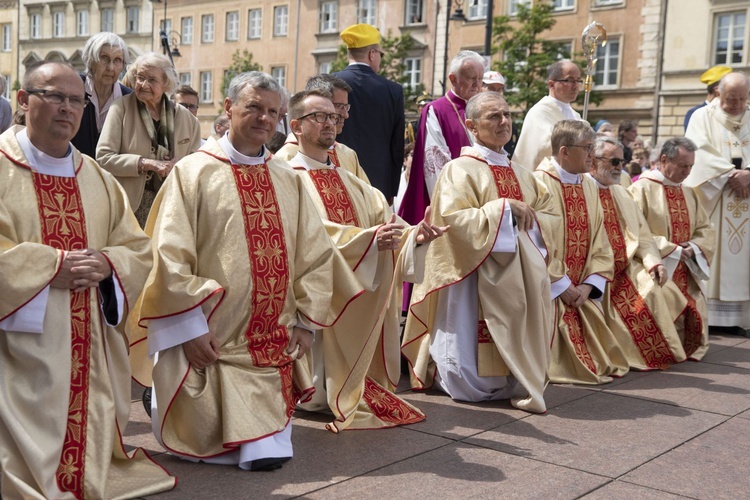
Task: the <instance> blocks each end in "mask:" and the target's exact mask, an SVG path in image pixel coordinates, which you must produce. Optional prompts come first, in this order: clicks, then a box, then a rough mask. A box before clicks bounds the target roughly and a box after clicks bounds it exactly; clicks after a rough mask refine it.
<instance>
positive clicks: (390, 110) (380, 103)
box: [334, 24, 404, 203]
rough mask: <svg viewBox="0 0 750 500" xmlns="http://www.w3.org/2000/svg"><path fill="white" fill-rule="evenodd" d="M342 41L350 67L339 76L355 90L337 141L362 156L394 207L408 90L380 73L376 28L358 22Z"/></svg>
mask: <svg viewBox="0 0 750 500" xmlns="http://www.w3.org/2000/svg"><path fill="white" fill-rule="evenodd" d="M341 39H342V40H343V41H344V43H345V44H346V46H347V47H348V49H349V66H347V67H346V68H345V69H344V70H343V71H340V72H338V73H336V74H335V75H334V76H337V77H339V78H341V79H342V80H344V81H345V82H346V83H348V84H349V86H351V88H352V92H351V93H350V94H349V104H351V109H350V110H349V118H348V119H347V126H346V128H345V129H344V130H343V131H342V132H341V133H340V134H339V135H338V137H337V141H338V142H342V143H344V144H346V145H347V146H349V147H350V148H352V149H353V150H354V151H356V152H357V155H358V156H359V160H360V162H361V164H362V168H364V170H365V172H366V173H367V177H369V179H370V181H371V182H372V185H373V186H374V187H376V188H378V189H379V190H380V191H382V192H383V194H384V195H385V197H386V199H387V200H388V202H389V203H391V202H392V201H393V197H394V196H395V195H396V193H397V192H398V183H399V179H400V175H401V166H402V165H403V163H404V91H403V88H402V87H401V85H399V84H398V83H395V82H392V81H389V80H387V79H386V78H384V77H382V76H380V75H378V73H377V72H378V70H379V69H380V61H381V58H382V57H383V55H384V52H383V51H382V49H381V48H380V33H378V30H377V29H376V28H374V27H373V26H371V25H369V24H355V25H353V26H349V27H348V28H346V29H345V30H344V31H342V32H341Z"/></svg>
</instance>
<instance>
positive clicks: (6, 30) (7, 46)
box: [3, 24, 13, 52]
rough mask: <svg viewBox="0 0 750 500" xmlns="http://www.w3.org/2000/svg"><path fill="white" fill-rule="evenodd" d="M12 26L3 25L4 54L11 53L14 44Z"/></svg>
mask: <svg viewBox="0 0 750 500" xmlns="http://www.w3.org/2000/svg"><path fill="white" fill-rule="evenodd" d="M11 27H12V26H11V25H10V24H3V52H10V51H11V46H12V44H13V39H12V38H11V34H10V33H11V31H10V29H11Z"/></svg>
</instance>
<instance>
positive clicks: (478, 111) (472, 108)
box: [466, 91, 505, 120]
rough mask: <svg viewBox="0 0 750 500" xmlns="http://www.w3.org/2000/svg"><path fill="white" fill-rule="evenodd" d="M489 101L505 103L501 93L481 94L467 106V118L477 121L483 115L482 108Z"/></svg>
mask: <svg viewBox="0 0 750 500" xmlns="http://www.w3.org/2000/svg"><path fill="white" fill-rule="evenodd" d="M488 101H503V102H505V98H504V97H503V95H502V94H501V93H500V92H492V91H487V92H480V93H478V94H477V95H475V96H474V97H472V98H471V99H469V102H468V103H467V104H466V118H468V119H470V120H477V119H479V117H480V116H481V115H482V108H484V106H485V104H486V103H487V102H488Z"/></svg>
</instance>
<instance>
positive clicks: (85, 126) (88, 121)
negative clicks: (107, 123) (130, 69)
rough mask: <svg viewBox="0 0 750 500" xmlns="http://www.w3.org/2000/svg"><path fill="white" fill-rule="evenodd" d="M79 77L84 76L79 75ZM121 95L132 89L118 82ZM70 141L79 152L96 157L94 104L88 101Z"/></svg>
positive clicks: (96, 138) (97, 134) (97, 136)
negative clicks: (78, 125)
mask: <svg viewBox="0 0 750 500" xmlns="http://www.w3.org/2000/svg"><path fill="white" fill-rule="evenodd" d="M81 78H83V79H84V81H85V77H84V76H83V75H81ZM117 85H119V86H120V90H121V91H122V95H124V96H125V95H128V94H130V93H131V92H132V91H133V89H131V88H129V87H126V86H125V85H123V84H121V83H118V84H117ZM86 97H88V98H89V99H91V96H90V95H88V94H86ZM70 142H72V143H73V146H75V147H76V149H78V151H80V152H81V153H83V154H85V155H89V156H90V157H92V158H96V145H97V144H98V143H99V130H97V128H96V108H94V105H93V104H91V103H89V104H88V105H87V106H86V107H85V108H84V110H83V116H81V126H80V127H79V128H78V132H76V135H75V137H73V140H71V141H70Z"/></svg>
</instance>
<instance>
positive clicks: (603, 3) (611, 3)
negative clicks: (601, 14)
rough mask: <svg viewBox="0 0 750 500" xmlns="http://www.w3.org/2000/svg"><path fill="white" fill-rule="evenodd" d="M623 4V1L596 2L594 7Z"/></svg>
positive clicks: (595, 0) (601, 0)
mask: <svg viewBox="0 0 750 500" xmlns="http://www.w3.org/2000/svg"><path fill="white" fill-rule="evenodd" d="M622 2H623V0H594V6H596V7H601V6H604V5H618V4H621V3H622Z"/></svg>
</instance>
